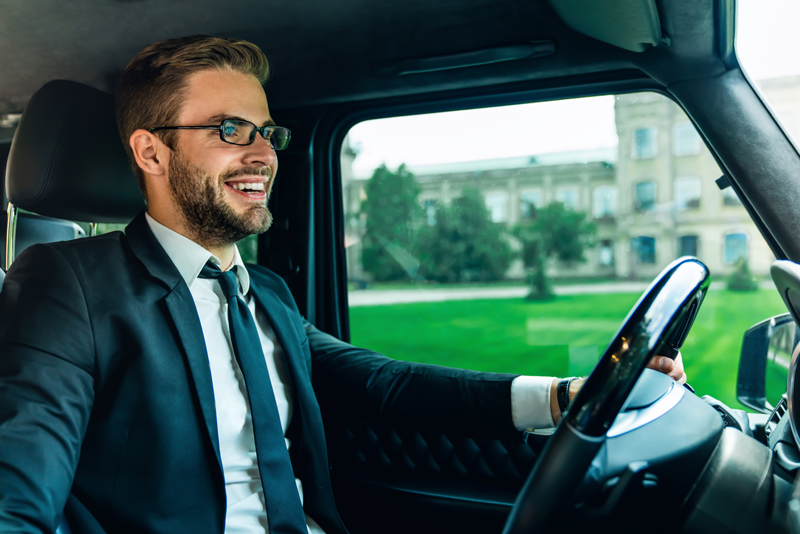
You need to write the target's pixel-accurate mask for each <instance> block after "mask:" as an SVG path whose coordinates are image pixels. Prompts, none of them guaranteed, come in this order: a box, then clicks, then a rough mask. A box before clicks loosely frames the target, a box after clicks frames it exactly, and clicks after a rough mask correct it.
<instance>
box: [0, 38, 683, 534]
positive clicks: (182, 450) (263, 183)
mask: <svg viewBox="0 0 800 534" xmlns="http://www.w3.org/2000/svg"><path fill="white" fill-rule="evenodd" d="M267 73H268V66H267V62H266V58H265V57H264V55H263V54H262V53H261V51H260V50H259V49H258V48H257V47H255V46H254V45H252V44H250V43H247V42H243V41H235V40H229V39H218V38H211V37H203V36H198V37H189V38H184V39H174V40H168V41H162V42H159V43H156V44H154V45H152V46H150V47H148V48H146V49H144V50H143V51H142V52H140V53H139V55H138V56H137V57H136V58H134V59H133V60H132V61H131V63H130V64H129V65H128V67H127V69H126V71H125V73H124V74H123V76H122V78H121V80H120V84H119V88H118V93H117V106H118V124H119V128H120V132H121V135H122V138H123V142H124V144H125V146H126V150H127V151H128V155H129V157H130V159H131V161H132V164H133V166H134V170H135V172H136V174H137V177H138V179H139V183H140V186H141V188H142V192H143V194H144V196H145V199H146V200H147V212H146V213H143V214H141V215H140V216H138V217H137V218H136V219H135V220H134V221H133V222H132V223H131V224H130V225H129V226H128V228H127V229H126V232H125V234H121V233H114V234H109V235H106V236H101V237H99V238H96V239H84V240H79V241H75V242H69V243H59V244H52V245H43V246H38V247H32V248H31V249H29V251H26V253H25V254H23V255H22V256H20V258H19V259H18V260H17V261H16V262H15V264H14V266H13V267H12V269H11V270H10V271H9V273H8V277H7V278H6V282H5V285H4V287H3V291H2V293H1V294H0V355H2V357H0V531H4V530H10V531H11V530H13V531H15V532H40V531H52V530H53V529H54V528H55V526H56V524H57V522H58V518H59V516H60V514H61V512H62V510H63V509H64V506H65V502H67V499H68V498H69V504H68V509H69V510H72V511H73V512H74V514H75V517H78V518H89V519H86V522H85V523H83V526H84V527H85V528H94V529H95V531H96V532H100V531H101V529H103V530H105V531H106V532H128V531H130V532H164V533H167V532H168V533H174V532H223V531H224V532H226V533H229V534H230V533H234V532H267V531H269V532H271V533H273V534H280V533H284V532H292V533H295V534H296V533H299V532H306V531H307V532H313V533H320V532H327V533H328V534H333V533H343V532H346V530H345V527H344V525H343V524H342V523H341V520H340V519H339V517H338V514H337V512H336V508H335V506H334V502H333V495H332V492H331V488H330V478H329V474H328V463H327V458H326V452H325V438H324V435H323V431H322V421H321V416H320V405H324V406H336V409H348V410H356V409H358V410H361V411H363V412H365V413H367V414H369V415H372V416H376V417H380V418H382V419H383V420H386V421H388V422H390V423H407V422H411V423H413V424H415V425H417V426H423V427H429V428H437V429H440V430H442V431H458V430H460V429H463V428H464V427H465V426H467V425H469V427H470V428H472V429H475V430H476V431H479V432H483V433H493V434H496V435H501V434H504V433H508V432H514V431H518V430H521V429H524V428H528V427H531V426H551V425H553V424H554V423H557V422H558V420H559V418H560V414H561V411H562V410H561V408H560V407H559V404H558V392H557V391H556V388H557V384H558V383H559V382H558V381H557V380H555V379H553V378H550V377H516V376H514V375H499V374H489V373H476V372H471V371H462V370H455V369H448V368H442V367H435V366H427V365H419V364H413V363H405V362H396V361H393V360H389V359H387V358H385V357H383V356H381V355H379V354H376V353H373V352H370V351H366V350H362V349H358V348H355V347H352V346H350V345H347V344H345V343H342V342H340V341H338V340H336V339H334V338H332V337H331V336H328V335H326V334H324V333H321V332H319V331H318V330H317V329H316V328H314V327H313V326H312V325H310V324H309V323H308V322H306V321H305V320H304V319H302V317H301V316H300V315H299V313H298V311H297V307H296V305H295V303H294V301H293V300H292V297H291V294H290V293H289V291H288V288H287V287H286V285H285V284H284V283H283V281H282V280H281V279H280V278H279V277H277V276H276V275H274V274H273V273H271V272H269V271H268V270H266V269H264V268H262V267H259V266H248V267H247V268H244V266H243V264H242V262H241V258H240V256H239V253H238V251H237V249H236V247H235V245H234V243H235V242H236V241H238V240H239V239H241V238H242V237H244V236H246V235H249V234H253V233H261V232H264V231H266V230H267V228H268V227H269V225H270V223H271V215H270V213H269V210H268V209H267V199H268V198H269V193H270V190H271V188H272V184H273V182H274V179H275V176H276V172H277V157H276V153H275V150H276V149H280V148H283V147H284V145H285V143H286V142H287V141H288V132H287V131H286V130H285V129H282V128H280V127H279V126H276V125H275V123H274V121H273V119H272V117H271V115H270V112H269V107H268V104H267V100H266V96H265V94H264V91H263V88H262V85H263V83H264V82H265V80H266V77H267ZM677 363H678V365H674V366H673V365H672V364H671V362H668V368H667V369H665V371H668V372H670V373H671V374H672V376H674V377H675V378H677V379H683V370H682V366H681V365H680V361H679V360H678V361H677ZM312 380H313V387H312ZM579 385H580V383H579V381H575V382H573V383H572V391H573V393H574V391H576V390H577V388H578V387H579ZM562 400H563V393H562ZM70 494H71V496H70Z"/></svg>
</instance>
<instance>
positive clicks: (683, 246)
mask: <svg viewBox="0 0 800 534" xmlns="http://www.w3.org/2000/svg"><path fill="white" fill-rule="evenodd" d="M678 256H697V236H696V235H682V236H681V237H679V238H678Z"/></svg>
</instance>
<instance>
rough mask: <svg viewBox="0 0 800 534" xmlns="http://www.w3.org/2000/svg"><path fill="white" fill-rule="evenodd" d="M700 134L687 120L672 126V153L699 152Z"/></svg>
mask: <svg viewBox="0 0 800 534" xmlns="http://www.w3.org/2000/svg"><path fill="white" fill-rule="evenodd" d="M700 145H701V141H700V136H699V135H697V130H695V129H694V126H693V125H692V124H691V123H689V122H684V123H681V124H676V125H675V126H673V127H672V153H673V154H674V155H676V156H696V155H697V154H699V153H700Z"/></svg>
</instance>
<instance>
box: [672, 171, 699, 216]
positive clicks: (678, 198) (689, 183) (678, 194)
mask: <svg viewBox="0 0 800 534" xmlns="http://www.w3.org/2000/svg"><path fill="white" fill-rule="evenodd" d="M699 207H700V178H696V177H694V176H687V177H684V178H678V179H676V180H675V208H676V209H678V210H691V209H697V208H699Z"/></svg>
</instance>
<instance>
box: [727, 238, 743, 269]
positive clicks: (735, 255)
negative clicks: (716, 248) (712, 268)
mask: <svg viewBox="0 0 800 534" xmlns="http://www.w3.org/2000/svg"><path fill="white" fill-rule="evenodd" d="M742 259H745V260H746V259H747V235H745V234H728V235H726V236H725V263H727V264H728V265H731V264H734V263H736V262H737V261H739V260H742Z"/></svg>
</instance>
